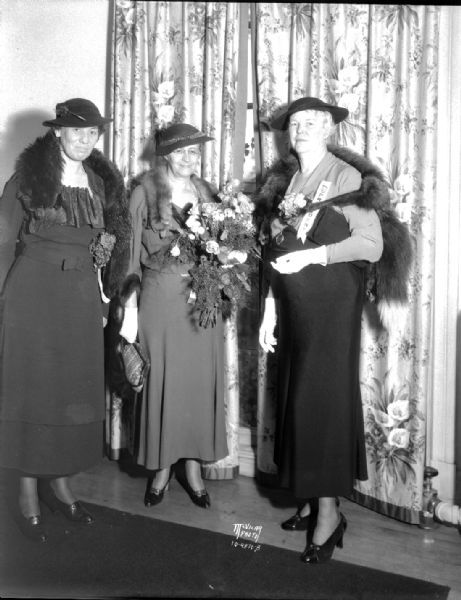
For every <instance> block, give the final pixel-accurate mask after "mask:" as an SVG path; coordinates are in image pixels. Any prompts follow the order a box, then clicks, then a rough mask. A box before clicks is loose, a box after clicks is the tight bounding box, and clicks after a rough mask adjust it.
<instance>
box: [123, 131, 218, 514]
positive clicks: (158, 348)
mask: <svg viewBox="0 0 461 600" xmlns="http://www.w3.org/2000/svg"><path fill="white" fill-rule="evenodd" d="M211 139H213V138H210V137H208V136H206V135H205V134H204V133H202V132H201V131H199V130H198V129H196V128H195V127H193V126H192V125H188V124H174V125H171V126H169V127H167V128H166V129H163V130H160V131H159V132H158V133H157V135H156V149H155V165H154V167H153V168H152V169H151V170H149V171H148V172H147V173H146V174H144V175H143V176H142V177H141V178H140V180H139V183H140V185H138V186H137V187H136V188H135V189H134V191H133V194H132V196H131V200H130V210H131V214H132V219H133V229H134V238H133V247H132V266H131V271H132V272H134V273H137V274H138V275H139V276H140V278H141V292H140V304H139V340H140V342H141V344H142V345H143V346H144V348H145V350H146V351H147V353H148V355H149V358H150V363H151V368H150V372H149V375H148V379H147V381H146V384H145V385H144V389H143V397H142V405H141V414H140V423H139V426H138V432H139V439H138V444H137V445H138V447H137V456H136V460H137V462H138V464H140V465H143V466H145V467H146V468H147V469H149V470H152V471H155V476H154V477H152V478H149V480H148V482H147V489H146V493H145V497H144V503H145V505H146V506H152V505H155V504H158V503H159V502H161V500H162V498H163V495H164V490H165V487H166V486H167V484H168V481H169V478H170V470H171V466H172V465H174V464H175V463H177V461H178V460H180V459H186V460H185V471H186V477H187V481H188V484H189V487H190V489H189V490H188V493H189V495H190V497H191V499H192V501H193V502H194V503H195V504H197V505H198V506H200V507H202V508H206V507H207V506H209V505H210V499H209V495H208V493H207V491H206V489H205V486H204V484H203V481H202V478H201V469H200V465H201V463H202V462H203V461H215V460H218V459H221V458H224V457H225V456H226V455H227V454H228V450H227V441H226V431H225V421H224V388H223V329H222V321H221V319H218V322H217V324H216V326H214V327H210V328H207V329H205V328H203V327H200V326H199V325H198V324H197V323H196V322H195V321H194V319H193V318H191V311H190V307H191V304H190V302H188V297H189V293H190V292H189V285H188V284H189V276H188V271H189V270H190V268H191V266H192V265H191V264H187V263H184V264H183V263H181V262H178V261H166V262H165V260H164V259H163V258H162V256H163V252H162V250H164V249H165V248H166V247H168V246H169V244H170V242H171V239H172V238H171V236H172V232H173V231H174V230H177V229H179V228H180V227H181V223H182V222H183V221H184V220H185V218H187V217H186V215H187V210H188V209H189V208H190V207H191V206H194V205H197V204H198V203H201V202H212V201H214V195H215V192H214V190H213V189H212V187H211V186H210V184H209V183H207V182H206V181H205V180H203V179H200V178H199V177H197V176H196V175H195V171H196V170H197V168H198V165H199V161H200V144H202V143H204V142H207V141H209V140H211ZM129 303H130V300H129V301H128V304H129ZM131 303H132V304H133V306H132V307H131V308H130V306H126V308H125V319H124V322H123V326H122V329H121V332H120V333H121V335H122V336H124V337H126V339H127V340H128V341H133V340H134V338H135V336H136V324H137V318H136V313H137V308H136V307H135V304H136V301H135V295H133V296H132V299H131ZM130 315H131V316H130ZM130 323H131V324H132V325H131V326H130Z"/></svg>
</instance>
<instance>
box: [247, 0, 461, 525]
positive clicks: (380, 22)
mask: <svg viewBox="0 0 461 600" xmlns="http://www.w3.org/2000/svg"><path fill="white" fill-rule="evenodd" d="M445 10H446V8H445V7H442V8H441V7H438V6H417V5H365V4H301V3H290V4H288V3H279V4H266V3H255V4H253V5H252V23H253V35H254V41H253V47H254V56H253V59H254V64H255V65H256V70H257V77H256V80H257V86H258V88H257V91H256V92H255V96H256V98H257V103H258V105H259V106H258V116H259V119H260V121H261V127H260V139H259V142H260V153H261V166H262V170H263V171H264V169H265V167H267V166H268V165H270V164H271V163H272V161H273V160H274V158H275V157H276V156H277V155H278V154H280V153H283V152H285V151H286V148H287V140H286V139H285V138H284V136H283V135H282V136H281V135H279V134H276V133H272V132H270V130H269V129H268V128H267V127H265V126H264V122H265V121H266V120H267V119H269V117H270V115H271V114H272V113H273V112H274V111H275V110H276V109H277V108H279V107H280V106H281V105H282V104H285V103H287V102H291V101H292V100H294V99H296V98H298V97H300V96H304V95H307V96H309V95H312V96H319V97H321V98H322V99H324V100H326V101H330V102H333V103H337V104H340V105H342V106H346V107H347V108H348V109H349V112H350V116H349V119H348V120H347V122H345V123H344V124H342V125H341V126H340V127H339V131H338V140H335V141H338V142H339V143H340V144H342V145H345V146H348V147H350V148H352V149H354V150H356V151H358V152H360V153H362V154H365V155H366V156H368V157H369V158H370V159H371V160H372V161H373V162H374V163H375V164H377V165H378V166H380V167H381V169H382V170H383V172H384V173H385V175H386V177H387V179H388V181H389V183H390V185H391V188H392V194H393V202H394V204H395V207H396V209H397V211H398V213H399V215H400V217H401V219H402V220H405V221H407V222H408V224H409V227H410V229H411V232H412V235H413V238H414V242H415V250H416V261H415V264H414V269H413V272H412V277H411V282H410V296H411V301H410V309H409V311H408V314H407V316H406V321H405V323H404V326H403V327H402V328H401V329H400V330H394V331H391V332H389V333H387V332H386V331H383V330H380V329H379V328H378V327H377V324H376V319H375V314H374V313H373V311H366V312H365V314H364V316H363V321H362V349H361V352H362V355H361V388H362V400H363V410H364V417H365V428H366V441H367V458H368V470H369V479H368V481H367V482H357V485H356V487H355V491H354V498H355V499H356V500H357V501H359V502H361V503H362V504H364V505H365V506H368V507H370V508H373V509H374V510H377V511H379V512H381V513H383V514H386V515H389V516H393V517H396V518H399V519H401V520H404V521H407V522H410V523H416V522H418V521H419V510H420V508H421V501H422V482H423V472H424V466H425V464H426V463H427V462H428V463H429V464H430V463H431V460H432V459H435V458H439V459H442V461H443V460H447V461H448V463H450V460H452V454H453V451H454V450H453V449H454V444H453V437H451V439H450V441H449V442H448V446H450V448H446V445H447V441H446V440H444V436H443V434H442V431H441V428H442V425H439V424H438V416H439V415H440V413H443V417H444V420H443V423H444V426H446V427H448V431H449V432H450V433H449V436H450V435H451V434H452V433H453V431H454V430H453V427H454V425H453V422H454V386H453V385H452V384H453V372H454V369H455V364H456V362H455V361H456V353H455V352H454V353H452V354H451V355H449V354H448V352H445V353H444V354H443V358H444V359H445V360H446V361H447V363H446V367H448V370H449V371H450V373H451V376H450V377H449V380H447V376H446V375H445V371H446V368H443V367H442V368H441V365H440V364H439V363H438V362H437V357H436V355H435V353H434V349H435V348H436V347H438V348H439V351H440V350H446V349H447V348H446V347H445V346H444V343H446V340H447V338H445V337H444V333H443V330H441V329H439V331H438V334H439V336H440V338H439V339H438V341H436V342H435V344H436V346H435V347H434V340H435V339H436V338H434V340H433V338H432V333H433V324H435V323H439V324H441V323H443V325H444V330H445V331H446V327H447V326H449V325H450V324H452V325H453V319H455V318H456V307H455V301H454V300H455V298H454V294H455V290H456V289H457V287H456V286H457V284H458V274H457V273H455V272H456V270H457V269H458V270H459V253H458V254H456V252H457V246H456V243H455V241H454V239H451V241H449V242H448V246H447V245H445V242H441V240H439V239H438V230H439V228H440V233H441V235H442V236H443V233H442V232H443V231H445V234H446V233H447V232H448V230H447V227H448V224H449V222H448V220H447V219H448V218H449V217H448V216H447V214H446V210H445V209H444V208H443V206H439V204H438V197H437V193H436V185H437V176H436V175H437V168H438V167H440V166H441V165H442V163H441V162H440V161H441V160H442V161H443V160H444V159H443V157H438V155H437V140H438V139H439V138H438V128H440V127H441V123H442V121H443V119H444V118H445V117H446V113H444V112H442V113H441V112H440V107H438V98H439V88H440V85H441V80H444V81H446V79H445V78H446V77H447V75H446V71H445V70H444V67H445V64H443V65H440V63H439V53H438V48H439V44H440V41H441V39H443V38H444V36H445V35H446V34H447V31H446V29H443V30H442V29H440V27H441V25H442V26H444V27H445V28H446V27H448V20H447V18H446V17H445V16H444V15H445ZM442 17H443V18H442ZM458 64H459V63H458ZM444 110H445V107H442V111H444ZM458 135H459V132H458ZM458 160H459V155H458ZM453 162H455V163H456V161H453V160H452V166H453ZM456 165H457V166H455V167H454V168H456V169H458V170H459V162H458V163H456ZM452 191H453V190H452ZM452 200H454V202H455V203H456V201H458V202H459V199H458V200H456V198H454V199H452ZM452 200H450V202H451V201H452ZM447 202H448V200H446V201H445V203H447ZM451 210H452V216H454V217H455V222H456V217H457V218H458V221H457V223H459V212H458V211H459V204H458V207H457V206H456V204H455V205H454V206H453V207H452V209H451ZM455 227H456V225H455V224H453V223H451V224H450V228H451V230H452V231H453V228H455ZM436 232H437V235H436ZM450 244H451V246H450ZM450 256H451V260H452V267H451V269H452V274H453V276H454V280H453V281H452V282H451V283H450V289H451V291H452V301H451V304H450V305H448V304H447V300H446V298H444V297H441V296H442V295H443V291H442V292H440V291H439V292H438V291H437V290H436V280H440V281H439V283H440V282H446V277H447V270H446V266H447V264H445V265H444V264H443V262H444V261H446V260H448V259H449V257H450ZM437 257H439V258H437ZM435 268H436V269H437V272H436V274H435V278H434V273H435ZM455 275H456V277H455ZM437 301H438V302H439V303H438V304H437ZM434 317H435V320H434ZM455 331H456V329H455ZM454 335H456V334H454ZM450 340H451V347H452V345H453V333H451V334H450ZM273 360H274V359H273V357H272V356H270V357H266V356H263V355H260V367H259V373H260V377H259V394H258V396H259V397H258V432H257V442H258V448H257V461H258V465H257V466H258V472H259V475H260V477H261V478H262V479H268V480H270V479H271V478H273V475H274V474H275V472H276V468H275V466H274V464H273V462H272V451H273V438H274V429H275V423H274V401H275V399H274V385H275V381H274V372H275V365H274V364H273ZM266 361H270V363H269V364H268V363H266ZM434 377H436V380H440V381H438V382H437V385H439V386H440V391H441V392H443V393H444V394H446V396H445V397H444V399H441V398H440V397H434ZM449 417H451V424H450V423H449V422H448V418H449ZM436 419H437V421H436ZM436 423H437V424H436ZM427 436H428V438H427ZM431 436H433V441H431V442H430V444H429V445H428V439H429V440H431ZM436 440H437V441H436ZM431 448H434V449H437V451H436V452H435V454H434V452H433V451H432V450H431ZM450 451H451V455H450ZM437 453H438V454H437ZM450 467H451V469H452V467H453V463H452V462H451V463H450ZM445 481H446V479H444V482H445ZM452 483H453V481H451V483H448V484H447V491H446V496H445V498H449V497H450V491H451V494H452V493H453V489H452ZM451 497H452V496H451Z"/></svg>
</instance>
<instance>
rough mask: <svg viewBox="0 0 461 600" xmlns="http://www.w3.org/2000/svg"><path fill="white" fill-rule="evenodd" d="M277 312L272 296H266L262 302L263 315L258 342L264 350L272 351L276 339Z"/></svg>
mask: <svg viewBox="0 0 461 600" xmlns="http://www.w3.org/2000/svg"><path fill="white" fill-rule="evenodd" d="M276 324H277V314H276V311H275V300H274V298H266V302H265V304H264V317H263V321H262V323H261V327H260V328H259V344H260V346H261V348H262V349H263V350H264V352H274V350H275V346H276V345H277V339H276V338H275V336H274V330H275V325H276Z"/></svg>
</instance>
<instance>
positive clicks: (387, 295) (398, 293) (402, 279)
mask: <svg viewBox="0 0 461 600" xmlns="http://www.w3.org/2000/svg"><path fill="white" fill-rule="evenodd" d="M328 150H329V152H331V153H332V154H334V155H335V156H336V157H337V158H339V159H340V160H342V161H344V162H345V163H347V164H349V165H352V166H353V167H355V168H356V169H357V170H358V171H359V172H360V174H361V176H362V183H361V185H360V188H359V189H358V190H356V191H353V192H349V193H347V194H341V195H338V196H335V197H334V198H330V199H328V200H325V201H323V202H319V203H318V204H316V207H320V206H332V205H335V206H344V205H347V204H356V205H357V206H360V207H362V208H367V209H374V210H376V212H377V214H378V216H379V219H380V222H381V227H382V232H383V242H384V249H383V254H382V256H381V258H380V260H379V261H378V262H377V263H373V264H370V265H369V266H368V267H367V290H368V297H369V298H370V299H374V300H376V301H377V302H378V303H390V302H393V303H406V302H407V301H408V289H407V286H408V280H409V274H410V269H411V265H412V262H413V241H412V239H411V235H410V232H409V230H408V227H407V226H406V224H405V223H402V222H401V221H400V220H399V219H398V217H397V215H396V213H395V211H394V209H393V208H392V206H391V201H390V194H389V186H388V184H387V183H386V180H385V177H384V175H383V174H382V172H381V171H380V170H379V169H378V168H377V167H376V166H375V165H373V163H371V162H370V161H369V160H368V159H366V158H365V157H363V156H361V155H359V154H357V153H356V152H353V151H352V150H349V149H348V148H343V147H340V146H333V145H329V146H328ZM298 168H299V163H298V161H297V160H296V158H295V157H294V156H292V155H290V156H289V157H288V158H285V159H280V160H278V161H277V162H276V163H275V164H274V165H273V167H271V169H269V170H268V172H267V175H266V177H265V178H264V181H263V183H262V185H261V187H260V189H259V190H258V191H257V193H256V195H255V199H254V200H255V206H256V208H255V219H256V223H257V225H258V228H259V230H260V234H261V238H262V239H264V238H265V237H267V235H268V230H269V223H270V220H271V219H272V217H273V216H274V215H275V213H276V211H277V207H278V205H279V203H280V202H281V201H282V199H283V196H284V194H285V190H286V189H287V187H288V184H289V182H290V180H291V178H292V177H293V175H294V173H295V172H296V170H297V169H298Z"/></svg>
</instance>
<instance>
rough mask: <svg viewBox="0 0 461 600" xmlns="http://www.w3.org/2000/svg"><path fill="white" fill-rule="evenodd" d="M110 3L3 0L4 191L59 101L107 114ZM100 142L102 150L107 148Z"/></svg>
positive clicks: (0, 147) (0, 118)
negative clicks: (80, 102)
mask: <svg viewBox="0 0 461 600" xmlns="http://www.w3.org/2000/svg"><path fill="white" fill-rule="evenodd" d="M111 7H112V3H111V1H110V0H33V1H31V0H8V1H5V0H0V56H1V57H2V58H1V61H0V81H1V88H0V108H1V110H0V191H1V190H3V186H4V184H5V182H6V181H7V180H8V179H9V177H10V176H11V174H12V172H13V169H14V164H15V160H16V157H17V156H18V154H19V153H20V152H21V150H22V149H23V148H24V147H25V146H26V145H27V144H29V143H30V142H32V141H33V140H34V139H35V138H36V137H37V136H39V135H43V134H44V133H46V131H47V128H45V127H43V126H42V125H41V123H42V121H44V120H45V119H49V118H53V117H54V116H55V113H54V108H55V105H56V103H57V102H61V101H63V100H66V99H68V98H72V97H84V98H88V99H89V100H92V101H93V102H94V103H95V104H96V105H97V106H98V108H99V110H100V111H101V112H104V111H105V110H106V102H107V94H106V73H107V47H108V33H109V32H108V30H109V27H108V24H109V13H110V9H111ZM102 144H103V141H102V140H100V142H99V143H98V147H100V149H103V148H102Z"/></svg>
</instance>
